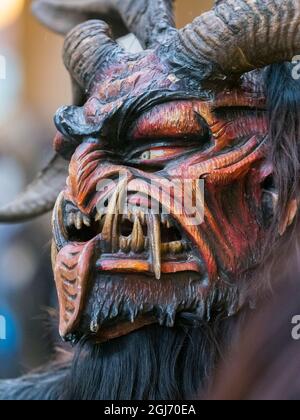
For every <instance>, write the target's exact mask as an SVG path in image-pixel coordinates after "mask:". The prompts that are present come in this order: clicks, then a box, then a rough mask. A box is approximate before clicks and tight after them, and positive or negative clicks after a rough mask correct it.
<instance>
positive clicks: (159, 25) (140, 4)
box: [33, 0, 174, 47]
mask: <svg viewBox="0 0 300 420" xmlns="http://www.w3.org/2000/svg"><path fill="white" fill-rule="evenodd" d="M33 13H34V14H35V15H36V17H37V18H38V19H39V20H40V21H41V22H42V23H43V24H44V25H46V26H48V27H49V28H51V29H52V30H54V31H55V32H59V33H61V34H67V33H68V32H69V31H70V30H71V29H72V28H74V27H75V26H77V25H78V24H80V23H82V22H85V21H86V20H90V19H100V20H104V21H105V22H106V23H108V24H109V26H110V27H111V28H112V32H113V35H114V38H117V37H119V36H121V35H125V34H126V33H127V32H132V33H134V34H135V35H136V36H137V37H138V39H139V40H140V42H141V44H142V45H143V47H149V46H151V45H152V44H153V43H155V42H158V43H159V42H161V41H162V39H163V37H165V36H166V34H167V32H168V30H169V29H170V28H172V27H174V17H173V0H36V1H35V2H34V3H33Z"/></svg>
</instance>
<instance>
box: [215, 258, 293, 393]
mask: <svg viewBox="0 0 300 420" xmlns="http://www.w3.org/2000/svg"><path fill="white" fill-rule="evenodd" d="M294 252H295V255H294V261H293V262H292V263H291V264H290V265H289V271H288V273H287V274H285V275H283V277H282V278H281V279H280V280H281V281H280V282H279V284H280V287H277V288H276V290H275V291H273V292H272V294H271V295H269V296H264V298H262V299H261V301H260V302H259V303H258V305H257V310H256V311H254V313H251V314H247V315H246V317H245V319H244V320H243V322H242V323H241V325H240V326H239V334H237V336H236V337H235V341H234V344H233V347H232V348H231V351H230V352H229V354H228V355H226V357H225V358H224V360H226V362H224V364H223V366H221V367H220V368H219V370H218V373H217V375H216V378H215V382H214V384H213V385H212V387H211V389H212V391H211V393H210V395H209V397H208V399H209V400H229V401H231V400H234V401H236V400H242V401H244V400H299V399H300V334H299V332H300V328H299V324H298V325H297V323H296V322H299V318H300V256H299V253H298V252H297V250H295V251H294ZM278 273H279V274H278V277H279V276H281V275H282V273H281V272H280V271H279V272H278ZM297 320H298V321H297Z"/></svg>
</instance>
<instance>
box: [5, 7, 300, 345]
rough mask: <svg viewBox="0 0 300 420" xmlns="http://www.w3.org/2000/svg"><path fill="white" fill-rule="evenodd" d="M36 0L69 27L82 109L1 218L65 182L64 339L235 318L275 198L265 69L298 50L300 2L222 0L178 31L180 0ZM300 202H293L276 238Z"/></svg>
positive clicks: (61, 245)
mask: <svg viewBox="0 0 300 420" xmlns="http://www.w3.org/2000/svg"><path fill="white" fill-rule="evenodd" d="M35 9H36V13H37V14H38V16H39V17H40V19H41V20H43V21H44V22H45V23H47V24H48V25H50V26H51V27H52V28H54V29H56V30H59V31H60V32H66V31H67V30H70V29H71V31H70V32H68V34H67V36H66V40H65V46H64V60H65V64H66V67H67V69H68V70H69V72H70V74H71V78H72V81H73V88H74V103H75V104H74V106H68V107H63V108H61V109H60V110H58V112H57V113H56V116H55V124H56V127H57V130H58V133H57V135H56V137H55V140H54V148H55V151H56V157H55V158H54V160H53V161H52V162H51V164H50V166H49V167H48V168H47V169H46V171H45V172H44V173H43V174H42V175H41V177H40V178H39V179H38V181H37V182H36V183H35V184H34V186H33V187H34V188H30V189H29V190H28V191H27V192H26V194H25V196H22V197H21V199H19V200H18V202H15V203H14V204H13V205H11V206H10V207H7V208H6V209H5V210H4V211H3V212H2V216H1V217H2V220H12V219H13V220H20V219H24V218H30V217H32V216H34V215H38V214H40V213H42V212H44V211H45V210H48V209H49V208H50V207H51V206H52V204H53V197H54V196H55V198H56V197H57V192H58V190H59V191H60V194H59V198H58V200H57V201H56V205H55V209H54V213H53V231H54V241H53V267H54V273H55V281H56V286H57V290H58V297H59V304H60V333H61V335H62V337H63V338H65V339H67V340H77V339H78V338H80V337H81V336H83V335H92V336H95V339H96V340H97V341H98V342H102V341H105V340H108V339H112V338H114V337H119V336H121V335H124V334H128V333H129V332H131V331H133V330H136V329H139V328H142V327H143V326H145V325H149V324H152V323H159V324H160V325H162V326H167V327H173V326H174V325H175V324H176V322H180V320H189V319H190V320H192V319H193V317H197V318H198V319H199V318H200V319H203V320H209V319H211V318H212V317H214V316H217V315H218V314H225V315H231V314H233V313H235V312H236V311H237V310H238V309H239V307H240V305H241V304H243V297H241V296H240V293H239V281H241V280H240V279H248V278H250V274H251V273H252V271H253V269H254V268H255V267H256V266H257V265H258V264H260V263H261V261H262V255H263V250H264V245H265V240H266V238H267V235H268V234H269V231H270V228H271V225H272V221H273V216H274V212H275V208H276V189H274V185H273V184H272V172H273V168H272V164H271V163H270V161H269V159H268V114H267V110H266V92H265V84H264V74H265V73H264V72H265V71H264V70H259V69H263V68H264V67H266V66H268V65H270V64H272V63H276V62H283V61H287V60H291V59H292V57H293V56H294V55H295V54H296V53H298V52H299V49H300V48H299V46H300V32H299V31H296V29H297V28H298V24H299V22H300V5H299V1H298V0H288V1H287V0H285V1H279V0H264V1H263V0H257V1H254V0H228V1H224V2H219V4H218V5H217V6H216V7H215V8H214V9H213V10H212V11H210V12H208V13H205V14H203V15H202V16H200V17H198V18H197V19H196V20H195V21H194V22H193V23H192V24H190V25H189V26H187V27H186V28H183V29H182V30H176V29H175V28H174V23H173V15H172V1H170V0H169V1H168V0H165V1H163V0H151V1H144V0H113V1H107V0H98V1H96V0H95V1H89V2H88V1H77V2H75V1H57V0H55V1H54V0H40V1H38V2H37V4H36V7H35ZM279 10H280V13H279ZM90 17H101V18H104V19H106V20H108V21H109V22H110V23H111V25H112V27H113V33H114V34H117V35H120V33H125V32H126V30H128V31H131V32H133V33H135V34H136V36H137V37H138V38H139V40H140V42H141V44H142V46H143V47H144V48H145V49H144V50H143V51H142V52H141V53H138V54H130V53H129V52H127V51H125V50H124V49H122V48H121V47H120V46H119V44H117V43H116V42H115V41H114V40H113V39H112V37H111V34H110V29H109V27H108V25H107V24H106V23H104V22H103V21H100V20H87V21H85V20H86V19H88V18H90ZM82 21H84V23H80V22H82ZM121 22H122V24H121ZM76 23H80V24H79V25H78V26H76V27H75V29H72V28H73V27H74V25H75V24H76ZM65 161H66V162H68V165H69V166H68V173H67V174H65V169H64V168H65V165H64V164H63V162H65ZM53 179H54V180H55V181H53ZM62 179H63V184H64V185H63V186H62V182H61V180H62ZM66 179H67V181H66ZM33 189H34V194H35V195H33V196H32V195H31V196H30V194H33V193H32V190H33ZM45 191H47V194H46V193H45ZM185 193H186V194H185ZM34 197H38V200H34V199H33V198H34ZM32 202H34V203H35V205H32ZM28 203H31V206H30V207H28ZM24 210H25V211H24ZM296 211H297V204H296V203H295V202H292V203H290V205H289V206H288V210H287V214H286V217H285V219H284V220H283V221H281V222H280V223H279V224H278V232H279V234H283V233H284V232H285V230H286V228H287V227H288V225H290V224H291V223H292V222H293V219H294V216H295V213H296ZM24 213H25V214H24Z"/></svg>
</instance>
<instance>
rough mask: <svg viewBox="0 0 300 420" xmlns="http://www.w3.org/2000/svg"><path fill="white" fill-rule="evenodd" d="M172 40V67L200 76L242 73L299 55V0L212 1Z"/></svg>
mask: <svg viewBox="0 0 300 420" xmlns="http://www.w3.org/2000/svg"><path fill="white" fill-rule="evenodd" d="M176 36H177V41H176V40H173V41H174V42H173V47H171V50H172V48H173V49H174V48H175V50H176V51H175V53H174V60H175V61H176V64H177V65H181V66H184V67H189V68H190V69H191V71H192V70H194V71H197V72H198V74H199V75H200V77H202V78H207V77H214V76H215V77H217V76H222V75H230V74H243V73H245V72H248V71H250V70H253V69H256V68H261V67H265V66H267V65H269V64H273V63H277V62H283V61H290V60H291V59H292V58H293V57H294V56H295V55H297V54H299V53H300V2H299V0H227V1H223V2H218V5H217V6H216V7H215V8H214V9H213V10H211V11H210V12H207V13H204V14H203V15H201V16H200V17H198V18H196V19H195V20H194V22H193V23H192V24H190V25H188V26H186V27H185V28H183V29H182V30H181V31H179V32H178V34H177V35H176ZM174 44H175V45H174Z"/></svg>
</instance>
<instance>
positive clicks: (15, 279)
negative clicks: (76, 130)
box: [0, 0, 213, 378]
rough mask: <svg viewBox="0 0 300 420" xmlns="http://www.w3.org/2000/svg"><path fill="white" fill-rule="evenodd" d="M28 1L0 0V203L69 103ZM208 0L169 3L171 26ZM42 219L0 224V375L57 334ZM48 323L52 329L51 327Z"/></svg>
mask: <svg viewBox="0 0 300 420" xmlns="http://www.w3.org/2000/svg"><path fill="white" fill-rule="evenodd" d="M30 3H31V1H29V0H0V205H1V204H5V203H7V202H8V201H10V200H11V199H12V198H14V197H15V196H16V195H17V194H18V192H20V191H22V189H23V188H24V186H25V185H26V184H27V183H28V182H29V181H31V180H32V178H33V177H34V175H35V174H36V172H37V171H38V170H40V169H41V168H42V167H43V166H44V165H45V163H46V162H47V160H49V157H50V156H51V143H52V138H53V135H54V133H55V130H54V125H53V122H52V121H53V115H54V113H55V111H56V110H57V108H58V107H59V106H61V105H66V104H70V103H71V94H70V83H69V78H68V74H67V72H66V71H65V69H64V67H63V64H62V60H61V49H62V43H63V40H62V39H61V37H59V36H57V35H54V34H52V33H51V32H49V31H48V30H47V29H45V28H43V27H42V26H41V25H40V24H39V23H38V22H37V21H36V20H35V19H34V17H33V16H31V13H30ZM212 3H213V0H202V1H201V2H200V1H199V0H177V1H176V16H177V25H178V27H181V26H183V25H185V24H186V23H188V22H190V21H191V20H192V19H193V18H194V17H195V16H197V15H199V14H200V13H201V12H202V11H204V10H208V9H209V8H210V7H211V6H212ZM50 238H51V228H50V215H48V216H45V217H42V218H40V219H39V220H37V221H35V222H32V223H27V224H25V225H15V226H0V316H4V317H5V319H6V324H7V325H6V330H7V339H6V340H0V378H7V377H15V376H18V375H20V374H22V373H24V372H26V371H28V370H29V369H32V368H35V367H37V366H39V365H41V364H43V363H44V362H46V361H47V360H48V359H49V357H50V356H51V353H53V349H54V346H55V344H56V343H58V340H59V339H58V337H57V335H56V334H57V333H56V328H55V320H53V321H51V320H50V317H49V315H48V311H47V310H48V308H55V307H56V294H55V289H54V284H53V276H52V270H51V264H50ZM52 323H53V325H51V324H52Z"/></svg>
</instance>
